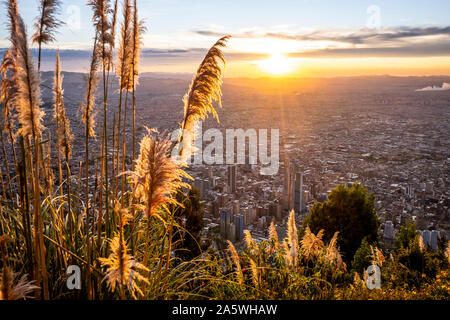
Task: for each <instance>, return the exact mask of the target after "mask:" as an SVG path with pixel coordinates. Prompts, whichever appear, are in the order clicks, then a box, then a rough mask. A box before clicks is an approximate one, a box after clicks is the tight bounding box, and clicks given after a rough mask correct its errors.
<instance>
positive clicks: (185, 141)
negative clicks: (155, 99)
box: [180, 35, 230, 160]
mask: <svg viewBox="0 0 450 320" xmlns="http://www.w3.org/2000/svg"><path fill="white" fill-rule="evenodd" d="M229 38H230V36H228V35H227V36H224V37H222V38H220V39H219V40H218V41H217V42H216V43H215V44H214V45H213V46H212V47H211V49H209V51H208V53H207V54H206V56H205V58H204V59H203V61H202V62H201V64H200V66H199V68H198V69H197V73H196V75H195V77H194V79H193V80H192V82H191V85H190V87H189V91H188V93H187V94H186V95H185V96H184V98H183V102H184V118H183V121H182V123H181V129H182V130H183V131H186V132H187V133H191V132H192V130H193V128H194V123H195V122H196V121H197V120H204V119H206V118H207V117H208V114H210V113H211V114H212V115H213V116H214V117H215V118H216V119H218V116H217V112H216V110H215V109H214V106H213V101H217V102H218V104H219V106H222V102H221V97H222V91H221V88H220V87H221V85H222V76H223V68H224V66H225V58H224V56H223V53H222V50H221V48H224V47H225V43H226V41H227V40H228V39H229ZM183 135H184V132H183ZM180 142H182V149H181V150H180V155H181V158H182V159H184V160H185V159H187V158H188V157H189V156H190V154H189V152H188V151H187V150H191V148H190V145H191V144H192V134H188V136H186V137H184V136H181V137H180Z"/></svg>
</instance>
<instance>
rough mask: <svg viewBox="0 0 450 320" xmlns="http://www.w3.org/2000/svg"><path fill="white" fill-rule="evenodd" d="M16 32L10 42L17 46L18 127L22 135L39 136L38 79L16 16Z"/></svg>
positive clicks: (40, 129)
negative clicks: (19, 126) (19, 125)
mask: <svg viewBox="0 0 450 320" xmlns="http://www.w3.org/2000/svg"><path fill="white" fill-rule="evenodd" d="M16 21H17V33H15V34H13V35H12V42H13V45H14V47H15V48H17V56H16V65H17V78H16V79H17V84H18V86H17V88H18V90H17V95H16V97H15V101H14V104H15V106H16V108H17V112H18V119H19V122H20V124H21V128H20V129H19V131H20V133H21V134H22V135H23V136H24V137H28V136H31V135H33V136H36V137H37V138H38V137H40V136H41V134H42V131H43V130H44V126H43V125H42V118H43V116H44V112H43V111H42V110H41V108H40V104H41V91H40V87H39V85H40V79H39V74H38V73H37V71H36V69H35V67H34V63H33V59H32V55H31V52H30V51H29V49H28V41H27V35H26V31H25V25H24V23H23V20H22V18H20V17H19V16H17V20H16Z"/></svg>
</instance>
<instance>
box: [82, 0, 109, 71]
mask: <svg viewBox="0 0 450 320" xmlns="http://www.w3.org/2000/svg"><path fill="white" fill-rule="evenodd" d="M88 5H89V6H91V7H92V9H93V12H94V14H93V17H92V23H93V24H94V26H95V29H96V31H97V34H98V39H97V42H98V44H99V46H100V47H101V48H102V63H103V64H104V65H105V66H109V65H110V62H111V61H112V48H113V47H114V36H113V34H112V25H111V23H110V22H109V20H108V15H109V14H110V13H112V12H113V11H112V10H111V8H110V3H109V0H89V1H88Z"/></svg>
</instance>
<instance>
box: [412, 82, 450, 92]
mask: <svg viewBox="0 0 450 320" xmlns="http://www.w3.org/2000/svg"><path fill="white" fill-rule="evenodd" d="M445 90H450V83H447V82H444V83H443V84H442V87H437V86H432V87H431V86H430V87H425V88H422V89H417V90H416V91H445Z"/></svg>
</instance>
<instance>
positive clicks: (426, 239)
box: [422, 230, 431, 246]
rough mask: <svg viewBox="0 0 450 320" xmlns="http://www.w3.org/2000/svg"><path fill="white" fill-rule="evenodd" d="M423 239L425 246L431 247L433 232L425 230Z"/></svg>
mask: <svg viewBox="0 0 450 320" xmlns="http://www.w3.org/2000/svg"><path fill="white" fill-rule="evenodd" d="M422 239H423V244H424V245H425V246H429V245H431V232H430V231H429V230H424V231H423V232H422Z"/></svg>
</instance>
